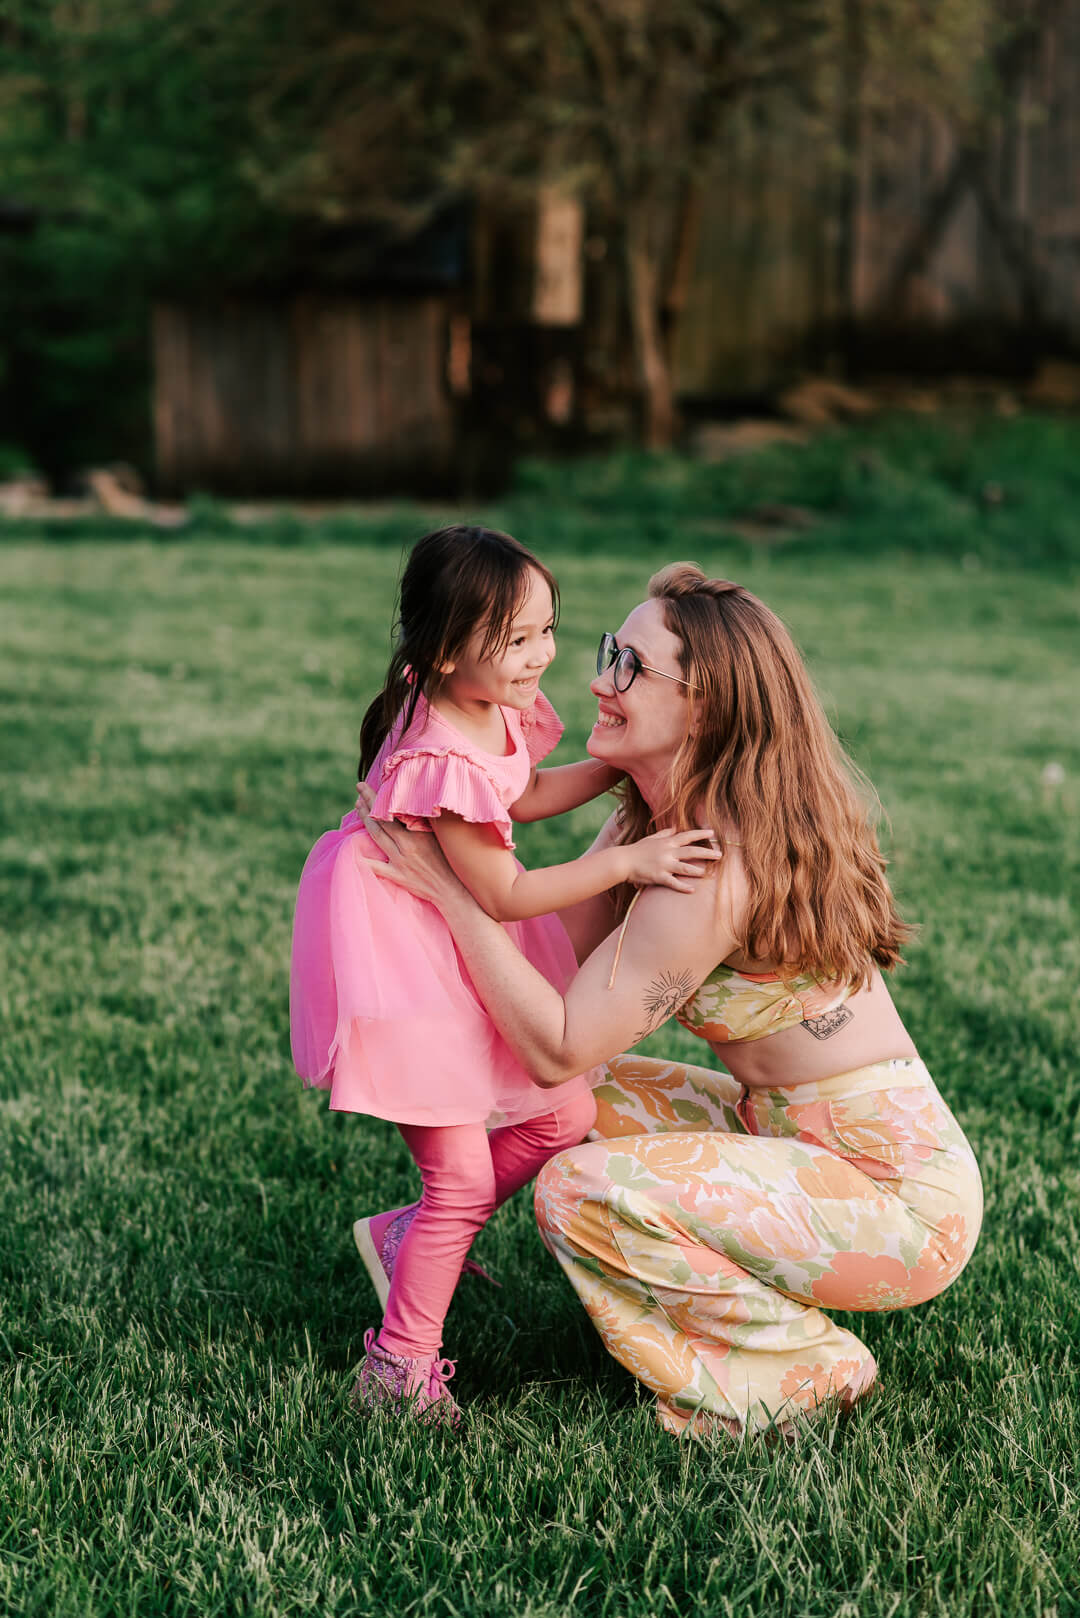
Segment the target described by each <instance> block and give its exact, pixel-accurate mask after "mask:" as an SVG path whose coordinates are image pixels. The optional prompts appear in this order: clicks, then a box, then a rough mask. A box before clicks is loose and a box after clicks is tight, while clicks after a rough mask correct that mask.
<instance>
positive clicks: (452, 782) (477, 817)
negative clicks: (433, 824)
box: [372, 747, 514, 848]
mask: <svg viewBox="0 0 1080 1618" xmlns="http://www.w3.org/2000/svg"><path fill="white" fill-rule="evenodd" d="M444 812H446V813H448V814H452V815H460V816H461V818H462V820H468V821H470V822H472V823H473V824H475V825H483V826H494V827H495V828H496V829H497V830H498V832H499V835H500V836H501V837H502V840H503V842H504V843H505V844H506V847H507V848H513V846H514V837H513V830H512V826H511V821H510V814H509V810H508V809H507V806H506V804H505V803H503V801H502V798H501V797H500V796H499V792H498V790H497V787H496V784H495V782H494V780H493V779H492V777H491V776H490V775H488V774H487V772H486V771H485V770H484V768H483V767H482V765H480V764H478V763H477V761H476V760H475V759H473V758H470V757H469V755H468V754H467V753H462V752H457V751H455V750H454V749H453V748H449V747H447V748H424V749H415V750H407V751H402V752H400V753H394V754H392V755H391V757H390V758H388V759H387V761H386V763H385V764H384V765H383V779H382V784H381V786H380V787H379V790H378V792H377V793H376V794H375V803H374V805H373V807H372V814H373V815H374V817H375V819H376V820H401V821H404V823H405V825H406V826H408V827H409V828H410V830H416V828H417V823H423V822H425V821H430V820H435V819H437V818H438V816H439V815H441V814H443V813H444Z"/></svg>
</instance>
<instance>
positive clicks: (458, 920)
mask: <svg viewBox="0 0 1080 1618" xmlns="http://www.w3.org/2000/svg"><path fill="white" fill-rule="evenodd" d="M365 824H366V825H367V826H368V829H369V831H370V832H371V835H372V836H373V838H374V839H375V841H376V842H377V843H378V845H379V847H380V848H381V849H382V850H383V852H384V853H385V854H386V856H387V859H388V860H389V862H390V863H389V864H388V865H386V864H383V863H382V862H381V861H372V862H370V863H371V864H372V867H373V869H375V870H376V871H377V872H378V873H379V875H380V876H382V877H383V879H384V880H387V881H391V880H392V881H397V882H400V883H401V885H402V886H404V887H407V888H408V889H409V890H410V891H411V892H413V893H418V894H419V895H420V896H421V897H422V898H425V899H429V900H430V901H431V902H432V903H433V904H435V905H437V906H438V908H439V910H440V911H441V912H442V914H443V915H444V917H445V918H446V921H447V923H448V924H449V926H450V929H451V931H452V933H453V934H454V938H455V941H456V943H457V945H458V948H459V949H460V950H461V953H462V955H463V957H464V959H465V963H466V965H467V966H468V968H469V974H470V976H471V978H472V980H473V983H474V984H475V986H476V990H477V993H478V994H479V996H480V998H481V1000H482V1001H483V1002H484V1005H485V1006H486V1007H487V1009H488V1011H489V1013H490V1015H491V1018H492V1021H493V1022H494V1023H495V1026H496V1027H497V1028H498V1030H499V1032H500V1033H501V1034H502V1036H503V1038H504V1039H505V1040H506V1041H507V1043H508V1044H509V1046H510V1047H511V1049H512V1050H513V1051H514V1052H515V1054H516V1055H517V1057H518V1059H519V1060H520V1061H521V1062H522V1064H523V1065H524V1066H525V1068H526V1069H527V1070H528V1071H529V1072H530V1073H531V1074H532V1076H533V1078H534V1079H535V1080H536V1082H537V1083H538V1084H542V1085H545V1086H555V1085H559V1084H562V1083H564V1082H565V1081H566V1080H567V1079H570V1078H573V1077H574V1075H575V1074H577V1073H581V1072H583V1071H584V1070H585V1069H587V1068H589V1067H592V1066H594V1065H595V1064H596V1063H597V1062H602V1061H605V1060H606V1059H607V1058H608V1057H611V1056H614V1055H616V1054H617V1053H618V1052H619V1051H621V1050H625V1049H626V1048H627V1047H628V1046H630V1045H633V1044H636V1043H637V1041H638V1040H640V1039H643V1038H644V1037H645V1035H646V1034H649V1033H652V1032H653V1030H654V1029H656V1028H658V1027H659V1026H660V1024H661V1023H662V1022H664V1021H666V1019H667V1018H668V1017H669V1016H671V1014H672V1012H673V1011H675V1010H677V1009H678V1007H679V1006H680V1005H681V1004H682V1003H683V1001H684V1000H686V999H688V998H689V996H690V995H691V994H692V993H693V992H694V990H695V989H696V988H697V987H698V986H699V984H700V983H701V982H702V981H703V979H704V978H705V977H706V976H707V975H708V973H709V972H710V971H711V970H712V968H713V967H714V966H715V964H716V962H717V961H718V960H722V959H723V957H724V956H725V955H727V954H729V953H730V952H731V950H732V949H733V948H734V947H735V928H734V925H733V914H734V907H735V905H736V904H737V903H738V902H739V899H740V894H741V867H739V866H737V865H736V863H735V862H733V861H731V860H730V855H729V856H728V857H727V859H726V860H725V862H724V864H723V865H722V866H721V868H720V871H719V874H718V877H717V878H716V879H715V880H709V881H707V882H699V883H697V884H695V886H694V888H693V890H692V891H691V892H689V893H675V892H673V891H671V890H670V889H664V888H659V887H656V888H650V889H648V890H647V891H646V892H644V893H643V894H642V896H641V899H640V901H639V903H638V904H637V906H636V908H635V910H634V913H633V915H632V916H631V918H630V921H629V925H628V926H627V928H626V934H625V938H624V941H623V949H622V954H621V958H620V960H619V964H618V970H617V972H616V973H615V979H614V984H613V986H611V987H609V981H610V979H611V975H612V967H613V965H614V961H615V951H616V948H617V943H618V935H617V933H615V932H613V933H611V934H610V935H609V937H607V938H606V939H605V940H604V942H603V943H602V944H601V945H600V946H599V948H598V949H596V950H594V951H593V953H592V955H590V957H589V959H588V960H587V961H586V962H585V964H584V966H583V967H582V968H581V970H580V971H579V972H578V974H577V976H576V977H575V978H574V980H573V982H572V983H571V984H570V986H569V988H568V990H567V992H566V995H565V998H564V996H562V995H561V994H560V993H559V992H558V990H557V989H555V988H554V987H553V986H552V985H551V984H550V983H549V982H548V981H547V979H546V978H545V977H543V975H542V974H541V973H539V972H538V971H536V969H535V968H534V967H533V966H531V965H530V963H529V962H528V961H527V960H526V959H525V957H524V956H523V955H522V954H521V953H520V951H519V950H518V949H517V948H516V947H515V946H514V944H513V942H512V940H511V939H510V938H509V937H508V936H507V934H506V932H505V931H504V930H503V928H502V927H500V926H499V925H498V923H497V922H495V921H493V920H492V918H491V917H490V916H488V915H487V914H486V913H485V912H484V911H483V910H482V909H481V908H480V906H479V905H478V904H477V903H476V901H475V900H474V899H473V897H472V895H471V894H470V893H469V891H468V889H467V888H466V887H465V886H464V884H463V883H462V882H460V881H459V880H458V879H457V878H456V877H455V875H454V873H453V872H452V871H451V870H450V868H449V867H448V865H447V864H446V862H445V860H443V859H442V856H441V855H440V853H439V851H438V848H437V845H436V844H435V841H434V839H433V838H431V837H429V836H427V835H426V834H425V833H423V832H408V831H406V830H405V829H404V828H403V827H400V826H397V825H394V826H387V825H385V824H381V823H379V822H377V821H371V820H368V819H365Z"/></svg>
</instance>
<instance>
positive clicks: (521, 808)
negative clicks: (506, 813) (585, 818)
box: [510, 758, 622, 822]
mask: <svg viewBox="0 0 1080 1618" xmlns="http://www.w3.org/2000/svg"><path fill="white" fill-rule="evenodd" d="M621 780H622V771H621V770H613V769H612V768H611V766H610V765H609V764H601V763H600V761H599V760H598V759H594V758H583V759H581V760H580V762H579V763H577V764H557V765H555V766H554V768H552V769H550V770H540V769H537V768H536V766H535V765H534V766H533V770H532V774H531V775H530V776H529V784H528V786H527V787H526V788H525V791H524V792H523V793H522V794H521V797H520V798H518V799H517V800H516V801H515V802H514V803H512V804H511V805H510V819H511V820H519V821H522V822H524V821H529V820H548V819H550V818H551V816H552V815H564V814H565V813H566V811H567V810H568V809H580V807H581V805H582V804H583V803H591V802H592V800H593V798H598V797H599V796H600V794H601V793H602V792H609V791H610V790H611V788H612V787H613V786H618V784H619V782H620V781H621Z"/></svg>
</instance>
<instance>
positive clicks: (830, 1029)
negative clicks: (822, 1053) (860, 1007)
mask: <svg viewBox="0 0 1080 1618" xmlns="http://www.w3.org/2000/svg"><path fill="white" fill-rule="evenodd" d="M854 1019H855V1013H854V1012H853V1011H849V1010H848V1008H847V1006H837V1008H836V1010H835V1011H824V1012H822V1014H821V1016H820V1017H807V1018H806V1020H805V1022H801V1023H800V1024H799V1027H800V1028H805V1029H806V1032H807V1033H808V1034H813V1036H814V1038H815V1039H831V1038H832V1036H833V1035H834V1034H838V1033H839V1032H840V1030H841V1028H846V1027H847V1025H848V1023H849V1022H853V1021H854Z"/></svg>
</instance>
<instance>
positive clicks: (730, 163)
mask: <svg viewBox="0 0 1080 1618" xmlns="http://www.w3.org/2000/svg"><path fill="white" fill-rule="evenodd" d="M997 66H998V70H999V76H1000V80H1001V82H1002V84H1003V86H1004V91H1005V93H1004V95H1003V97H1002V106H1001V110H1000V111H999V112H998V113H997V114H996V115H995V116H994V118H993V120H992V123H990V124H989V125H988V126H987V127H986V128H985V129H984V130H982V131H981V132H980V135H979V139H978V140H977V141H973V140H972V138H971V134H970V131H964V132H961V131H960V130H959V129H958V128H955V127H953V126H952V124H951V123H950V121H949V119H948V118H947V117H946V116H944V115H942V114H941V113H931V112H926V111H916V112H912V110H911V109H910V108H905V109H904V110H903V112H902V113H901V112H899V111H898V112H897V113H896V114H895V115H894V116H893V117H892V118H891V119H890V118H889V117H888V116H883V115H882V114H881V112H880V109H878V110H877V111H876V112H874V113H872V114H871V113H869V112H866V111H865V110H860V109H859V108H857V107H856V108H855V109H854V110H853V108H852V107H851V106H850V105H848V106H846V107H844V106H839V105H838V106H837V108H836V109H835V111H836V117H835V120H834V125H833V128H834V131H839V135H838V136H837V138H836V139H832V138H827V137H826V136H825V135H823V134H822V125H821V122H820V115H819V122H818V123H817V124H815V125H813V126H811V125H810V124H809V123H808V122H807V121H805V119H804V118H803V117H802V116H801V115H799V114H798V113H796V112H794V111H790V112H788V113H787V114H779V115H774V116H771V117H769V118H768V119H755V118H751V117H746V118H744V119H742V120H741V121H736V122H735V123H733V125H732V127H731V130H730V134H729V138H728V140H727V141H726V143H725V147H724V151H723V155H722V157H721V158H719V159H718V160H717V162H716V163H715V165H714V167H713V170H712V171H711V173H710V174H709V175H708V176H707V177H706V180H705V183H704V185H703V186H702V187H701V188H700V194H699V204H698V206H697V208H696V210H695V213H694V218H693V225H694V229H693V232H692V234H691V235H690V236H687V237H685V239H684V242H683V246H684V249H686V248H687V245H688V244H689V251H688V254H687V262H686V266H685V270H686V273H685V274H684V275H683V277H682V285H681V288H680V291H679V298H678V309H677V319H673V320H672V323H671V364H672V368H673V372H674V380H675V388H676V392H677V394H678V396H679V397H680V398H681V399H682V400H683V401H684V403H685V404H686V405H687V406H688V407H689V406H694V405H696V406H697V408H698V409H699V410H707V409H709V408H715V407H717V406H720V405H723V406H725V407H727V406H730V405H731V404H733V403H736V402H738V401H739V400H748V399H751V398H755V397H760V396H762V395H765V394H767V393H768V392H769V391H770V390H773V389H775V388H777V387H779V386H782V385H783V384H784V383H785V382H787V381H789V380H790V379H791V378H792V377H793V376H794V375H796V374H798V372H799V371H802V370H807V369H816V368H819V367H821V366H823V365H824V366H828V367H830V368H833V369H838V370H840V369H842V370H845V371H847V372H848V373H849V374H856V375H858V374H867V373H869V372H875V371H876V372H881V371H887V372H890V371H891V372H899V371H907V372H910V371H912V370H916V371H919V370H922V371H928V372H933V371H937V372H939V373H944V372H947V371H949V370H956V369H962V370H965V371H972V370H980V369H981V370H985V371H989V372H998V373H1002V372H1006V373H1007V372H1012V373H1014V374H1018V373H1020V372H1022V371H1023V370H1024V368H1025V367H1032V366H1034V364H1035V363H1036V362H1037V361H1038V359H1039V358H1040V357H1042V356H1044V355H1046V354H1048V353H1061V352H1080V0H1062V4H1061V5H1059V6H1058V7H1057V8H1056V13H1055V16H1054V20H1053V22H1052V23H1051V24H1048V25H1047V26H1046V27H1045V28H1044V30H1043V32H1042V34H1041V35H1040V36H1039V37H1038V38H1037V40H1036V41H1035V42H1034V44H1032V43H1031V42H1030V41H1029V42H1028V44H1027V46H1026V48H1025V49H1024V50H1023V51H1022V52H1018V53H1016V55H1015V57H1013V58H1011V59H1008V58H1007V59H1005V60H1002V61H1000V62H998V64H997ZM838 142H839V144H838ZM607 238H608V233H607V232H605V228H604V226H603V224H602V222H598V221H594V220H587V219H586V218H585V217H584V215H583V211H582V209H581V208H580V206H579V205H578V204H577V203H576V202H575V201H574V200H573V199H572V198H567V197H560V196H558V195H556V194H552V195H549V196H547V197H543V198H541V199H540V202H539V204H538V206H537V207H536V208H535V209H534V210H533V211H531V212H530V213H528V214H523V213H521V212H520V211H518V212H517V213H515V214H513V215H505V216H496V215H495V214H493V213H492V212H491V211H490V210H487V211H481V210H478V209H474V210H472V211H470V212H467V211H465V210H462V211H460V212H459V213H456V214H454V215H453V216H451V217H449V218H447V219H443V220H442V221H436V222H435V225H434V227H433V230H432V231H431V232H429V233H427V234H426V235H424V236H423V237H421V238H418V240H417V241H416V242H414V243H413V244H411V245H410V246H407V247H406V248H403V249H402V248H399V249H395V250H394V251H393V252H389V251H387V252H385V253H381V254H380V253H375V254H374V255H373V254H372V253H371V252H370V251H369V252H366V253H360V254H359V256H358V258H357V260H356V262H357V265H358V266H359V267H358V268H356V269H355V271H354V272H352V273H351V272H350V269H349V250H348V248H346V249H345V250H342V249H341V248H340V245H339V247H337V248H333V249H328V252H327V255H326V262H321V261H320V260H319V259H318V257H315V258H313V259H310V260H309V262H308V265H307V268H306V269H305V270H303V271H302V272H301V273H299V274H298V275H297V276H295V277H294V278H293V281H292V282H291V284H290V285H289V286H287V287H283V288H277V289H274V290H273V291H272V292H271V291H267V290H266V289H262V290H260V291H258V292H256V291H254V290H250V289H249V290H246V291H239V290H238V291H234V292H232V293H231V294H230V296H228V297H222V298H220V299H214V300H207V301H205V302H203V303H202V304H200V305H191V304H184V305H181V304H175V303H174V304H168V303H163V304H160V305H159V306H158V308H157V310H156V312H155V317H154V333H153V339H154V361H155V432H156V445H157V471H158V480H159V483H160V484H161V486H162V487H163V488H164V489H167V490H169V491H173V492H183V491H187V490H191V489H194V488H202V489H210V490H215V491H221V492H237V493H240V492H256V491H257V492H264V493H268V492H274V491H278V492H289V493H294V494H298V493H299V494H302V493H306V494H310V495H318V494H328V493H345V492H348V493H363V492H373V491H376V490H406V491H412V492H416V493H422V492H424V491H425V490H431V491H435V490H442V491H445V490H448V489H452V488H454V487H460V486H461V484H462V482H463V481H464V482H466V483H467V484H469V485H470V486H473V487H475V486H477V485H478V484H482V483H483V482H485V481H490V479H489V477H488V474H491V473H494V475H497V474H498V471H499V470H500V469H501V468H503V467H505V466H506V465H507V464H508V463H509V461H510V459H511V458H512V454H513V452H514V450H515V449H517V448H520V447H521V446H523V445H525V446H528V445H529V444H532V445H534V446H536V447H548V448H550V447H553V446H557V445H558V444H559V443H560V442H563V441H574V440H576V441H580V440H581V438H582V437H584V438H586V439H587V438H589V437H590V436H592V437H596V436H598V435H599V434H601V433H603V432H605V431H606V432H608V433H609V434H618V433H619V432H621V431H625V430H627V429H628V428H629V427H630V425H631V423H632V420H633V411H632V406H631V404H630V403H629V400H630V395H631V394H632V390H633V382H632V374H633V367H632V363H631V360H630V355H629V331H628V325H627V319H626V311H625V309H624V308H623V307H622V305H621V302H620V294H619V291H618V287H617V277H616V276H615V275H614V274H613V273H612V269H611V266H612V263H613V259H614V255H615V252H616V247H615V243H614V241H612V240H609V239H607Z"/></svg>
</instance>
